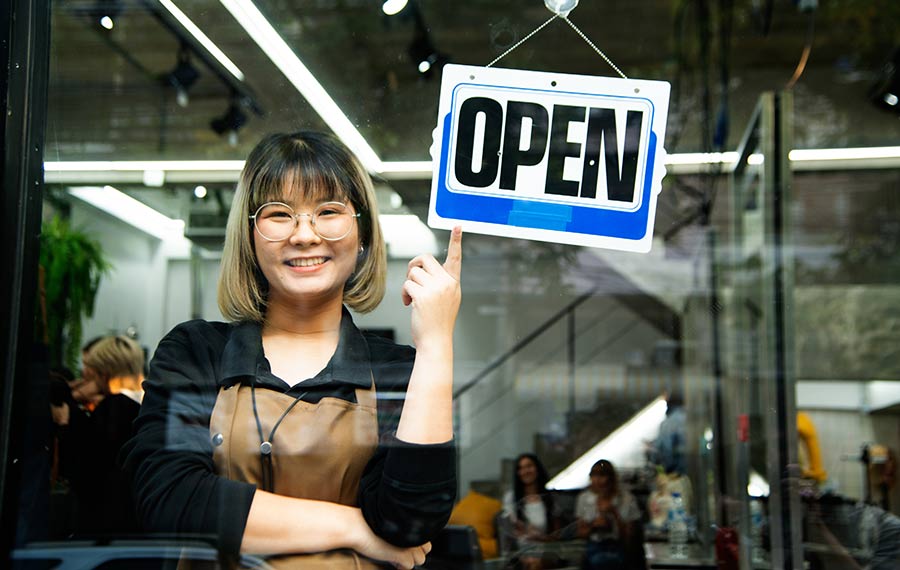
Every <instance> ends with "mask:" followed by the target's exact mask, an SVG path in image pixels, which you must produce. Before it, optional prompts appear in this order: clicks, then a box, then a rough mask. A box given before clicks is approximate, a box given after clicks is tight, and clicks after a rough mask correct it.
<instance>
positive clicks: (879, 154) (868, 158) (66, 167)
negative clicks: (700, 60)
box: [44, 147, 900, 182]
mask: <svg viewBox="0 0 900 570" xmlns="http://www.w3.org/2000/svg"><path fill="white" fill-rule="evenodd" d="M737 156H738V155H737V153H736V152H723V153H707V154H704V153H680V154H670V155H666V165H667V166H670V167H673V168H672V170H673V171H675V172H678V171H681V169H683V168H695V167H702V166H705V165H711V164H722V165H725V166H730V165H733V164H734V161H735V160H737ZM754 156H755V155H754ZM789 157H790V159H791V161H792V162H794V163H796V168H798V169H805V167H804V166H803V165H804V163H808V164H815V165H817V166H820V167H821V168H822V169H825V170H840V169H841V168H842V167H852V165H853V164H854V163H858V164H862V165H866V166H872V165H875V164H876V162H873V161H877V164H880V165H881V166H882V167H884V166H887V167H891V168H896V167H900V147H868V148H843V149H796V150H792V151H791V152H790V154H789ZM752 158H753V157H751V159H752ZM752 162H754V163H758V162H759V161H758V160H753V161H752ZM380 165H381V175H382V176H384V177H385V178H397V179H428V178H430V177H431V175H432V172H433V164H432V162H431V161H428V160H421V161H394V162H382V163H380ZM243 167H244V161H243V160H160V161H153V160H131V161H83V162H67V161H60V162H53V161H48V162H45V163H44V171H45V172H47V173H62V172H84V173H93V174H96V175H98V176H100V175H102V174H103V173H106V172H143V171H147V170H151V171H164V172H192V173H193V172H196V173H198V174H200V175H201V176H202V173H206V172H210V173H212V172H219V173H233V174H234V179H235V180H236V179H237V174H238V173H240V171H241V169H242V168H243ZM55 181H57V180H55ZM198 181H200V182H202V180H198Z"/></svg>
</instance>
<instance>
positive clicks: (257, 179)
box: [249, 141, 354, 210]
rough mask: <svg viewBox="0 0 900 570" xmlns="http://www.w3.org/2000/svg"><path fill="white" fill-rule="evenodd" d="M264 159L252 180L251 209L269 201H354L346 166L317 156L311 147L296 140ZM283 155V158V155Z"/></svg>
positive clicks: (325, 155)
mask: <svg viewBox="0 0 900 570" xmlns="http://www.w3.org/2000/svg"><path fill="white" fill-rule="evenodd" d="M278 150H280V151H282V152H280V153H279V152H276V153H273V155H271V156H270V157H268V158H266V159H264V160H263V161H262V164H260V167H259V170H258V171H257V172H256V175H255V176H254V179H253V180H252V181H250V184H249V187H250V188H252V194H251V196H250V208H251V210H256V209H257V208H259V207H260V206H262V205H263V204H265V203H267V202H285V203H287V204H291V203H294V202H302V201H304V200H309V201H311V202H314V203H321V202H347V201H348V200H349V199H352V198H351V194H352V188H353V185H354V183H353V178H352V176H351V174H350V173H349V172H347V171H346V169H345V168H343V167H342V165H341V164H340V163H339V162H338V161H336V160H334V159H333V158H332V157H330V156H328V155H327V154H326V153H314V152H312V149H310V148H309V145H307V144H305V143H303V142H300V141H296V142H294V144H291V145H289V148H284V147H282V148H280V149H278ZM279 155H280V156H279Z"/></svg>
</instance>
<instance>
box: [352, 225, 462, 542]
mask: <svg viewBox="0 0 900 570" xmlns="http://www.w3.org/2000/svg"><path fill="white" fill-rule="evenodd" d="M461 240H462V231H461V230H460V229H459V228H456V229H454V230H453V233H452V234H451V238H450V245H449V247H448V249H447V260H446V262H445V263H444V264H443V265H441V264H440V263H438V262H437V261H436V260H435V259H434V258H433V257H431V256H419V257H417V258H416V259H414V260H412V261H411V262H410V264H409V272H408V274H407V281H406V283H404V285H403V302H404V304H406V305H411V306H412V333H413V341H414V343H415V345H416V357H415V360H414V362H413V368H412V372H411V373H410V376H409V383H408V386H407V388H406V398H405V401H404V404H403V411H402V412H401V414H400V420H399V424H398V425H397V431H396V436H387V439H384V438H383V439H382V444H381V445H379V448H378V451H376V454H375V457H373V458H372V460H371V461H370V462H369V464H368V465H367V466H366V472H365V473H364V474H363V478H362V481H361V482H360V492H359V506H360V509H361V510H362V513H363V516H364V517H365V519H366V522H367V523H368V524H369V526H370V527H371V528H372V530H373V531H374V532H375V534H377V535H378V536H379V537H381V538H383V539H385V540H386V541H388V542H389V543H391V544H394V545H397V546H416V545H419V544H423V543H425V542H427V541H429V540H431V539H432V538H433V537H434V536H435V535H436V534H437V532H438V531H440V530H441V529H442V528H443V527H444V525H446V523H447V520H448V519H449V518H450V511H451V510H452V509H453V504H454V502H455V497H456V453H455V448H454V445H453V441H452V440H453V421H452V418H453V327H454V324H455V321H456V314H457V311H458V310H459V303H460V298H461V294H460V287H459V275H460V265H461V261H462V254H461Z"/></svg>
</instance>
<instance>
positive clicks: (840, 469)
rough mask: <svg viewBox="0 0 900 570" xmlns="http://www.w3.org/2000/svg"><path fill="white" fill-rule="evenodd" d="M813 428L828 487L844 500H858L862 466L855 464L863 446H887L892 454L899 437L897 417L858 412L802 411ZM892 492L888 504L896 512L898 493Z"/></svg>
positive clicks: (861, 485) (861, 486) (861, 488)
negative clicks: (891, 450)
mask: <svg viewBox="0 0 900 570" xmlns="http://www.w3.org/2000/svg"><path fill="white" fill-rule="evenodd" d="M802 411H805V412H806V413H807V414H809V416H810V418H811V419H812V421H813V423H814V424H815V426H816V432H817V433H818V436H819V446H820V447H821V451H822V466H823V467H824V468H825V470H826V471H827V472H828V485H829V486H833V487H834V488H835V490H836V491H837V492H839V493H840V494H842V495H845V496H847V497H852V498H856V499H862V498H864V496H865V491H864V487H863V466H862V463H861V462H860V461H859V457H860V455H861V448H860V446H861V445H862V444H863V443H881V444H885V445H888V446H889V447H891V448H892V449H894V452H895V453H896V447H895V446H896V442H897V439H898V436H900V417H898V416H896V415H891V414H867V413H864V412H862V411H859V410H857V411H845V410H821V409H818V410H802ZM898 491H900V490H898V489H896V488H895V489H894V493H893V497H892V500H891V505H892V506H893V510H894V512H897V504H898V499H900V493H898Z"/></svg>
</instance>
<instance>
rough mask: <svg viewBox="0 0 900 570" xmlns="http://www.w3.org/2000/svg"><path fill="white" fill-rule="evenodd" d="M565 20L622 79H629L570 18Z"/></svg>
mask: <svg viewBox="0 0 900 570" xmlns="http://www.w3.org/2000/svg"><path fill="white" fill-rule="evenodd" d="M563 20H565V21H566V23H567V24H569V25H570V26H572V29H573V30H575V31H576V32H578V35H579V36H581V39H583V40H584V41H586V42H587V44H588V45H589V46H591V47H592V48H594V51H595V52H597V53H598V54H600V57H602V58H603V59H604V60H605V61H606V63H608V64H609V66H610V67H612V68H613V69H614V70H615V71H616V73H618V74H619V75H621V76H622V79H628V78H627V77H625V74H624V73H622V70H621V69H619V68H618V67H616V64H615V63H613V62H612V60H611V59H609V58H608V57H606V54H605V53H603V52H602V51H600V48H598V47H597V46H595V45H594V42H592V41H591V40H589V39H588V37H587V36H586V35H584V32H582V31H581V30H579V29H578V26H576V25H575V24H574V23H572V20H570V19H568V18H563Z"/></svg>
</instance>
